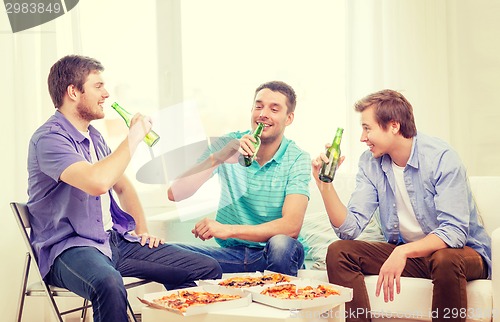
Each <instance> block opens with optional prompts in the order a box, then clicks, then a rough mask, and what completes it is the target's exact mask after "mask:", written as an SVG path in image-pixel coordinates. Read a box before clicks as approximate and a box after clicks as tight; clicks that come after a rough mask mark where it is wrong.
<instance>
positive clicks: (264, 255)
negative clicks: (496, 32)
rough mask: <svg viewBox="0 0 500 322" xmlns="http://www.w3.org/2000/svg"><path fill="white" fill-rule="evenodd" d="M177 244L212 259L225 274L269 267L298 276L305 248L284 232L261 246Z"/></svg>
mask: <svg viewBox="0 0 500 322" xmlns="http://www.w3.org/2000/svg"><path fill="white" fill-rule="evenodd" d="M177 245H178V246H181V247H183V248H186V249H189V250H193V251H196V252H199V253H202V254H205V255H208V256H211V257H213V258H215V259H216V260H217V261H218V262H219V264H220V266H221V267H222V271H223V272H224V273H238V272H256V271H264V270H270V271H273V272H278V273H282V274H287V275H292V276H297V271H298V269H299V268H301V267H302V265H303V264H304V247H303V246H302V244H301V243H300V242H299V241H298V240H296V239H294V238H291V237H288V236H286V235H276V236H273V237H271V238H270V239H269V240H268V242H267V243H266V246H265V247H263V248H253V247H244V246H240V247H217V246H203V245H188V244H177Z"/></svg>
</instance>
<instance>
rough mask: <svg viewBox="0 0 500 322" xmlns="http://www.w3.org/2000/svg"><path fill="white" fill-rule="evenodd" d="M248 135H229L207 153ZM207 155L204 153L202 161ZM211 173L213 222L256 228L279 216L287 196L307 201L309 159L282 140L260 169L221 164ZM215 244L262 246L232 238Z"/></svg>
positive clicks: (255, 166)
mask: <svg viewBox="0 0 500 322" xmlns="http://www.w3.org/2000/svg"><path fill="white" fill-rule="evenodd" d="M248 133H250V132H249V131H247V132H233V133H229V134H228V135H227V136H226V137H223V138H220V139H219V140H218V141H217V142H214V143H213V144H212V146H211V147H210V153H212V152H214V151H217V150H219V149H221V148H222V147H223V146H224V145H225V144H227V143H228V142H229V141H230V140H232V139H240V138H241V137H242V136H243V135H245V134H248ZM207 154H208V151H207V152H206V153H205V154H204V158H206V157H207ZM202 159H203V157H202ZM215 173H217V174H218V175H219V180H220V183H221V198H220V201H219V207H218V211H217V216H216V220H217V221H218V222H220V223H223V224H230V225H259V224H262V223H266V222H269V221H272V220H275V219H278V218H281V217H283V214H282V210H283V203H284V202H285V197H286V196H287V195H289V194H303V195H305V196H307V197H308V198H309V181H310V180H311V157H310V156H309V154H308V153H307V152H305V151H303V150H301V149H300V148H299V147H298V146H297V145H296V144H295V142H293V141H291V140H288V139H287V138H285V137H283V140H282V141H281V145H280V147H279V149H278V151H276V153H275V155H274V156H273V158H272V159H271V160H269V161H268V162H267V163H266V164H264V165H262V166H260V164H259V163H258V162H253V163H252V164H251V165H250V166H249V167H244V166H242V165H240V164H239V163H233V164H231V163H223V164H221V165H220V166H219V167H217V168H216V169H215V170H214V174H215ZM299 240H300V238H299ZM216 241H217V243H218V244H219V245H221V246H222V247H233V246H247V247H264V246H265V243H258V242H252V241H246V240H241V239H234V238H233V239H227V240H222V239H218V238H217V239H216Z"/></svg>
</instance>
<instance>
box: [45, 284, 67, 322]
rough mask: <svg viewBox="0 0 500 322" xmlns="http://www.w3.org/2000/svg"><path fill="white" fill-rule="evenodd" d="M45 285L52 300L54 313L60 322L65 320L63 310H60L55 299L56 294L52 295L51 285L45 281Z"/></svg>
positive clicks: (51, 304)
mask: <svg viewBox="0 0 500 322" xmlns="http://www.w3.org/2000/svg"><path fill="white" fill-rule="evenodd" d="M43 285H44V290H45V294H47V296H48V298H49V301H50V307H51V308H52V312H53V313H54V315H55V317H56V318H57V320H58V321H59V322H64V321H63V318H62V314H61V312H59V308H58V307H57V303H56V300H55V299H54V296H53V295H52V292H51V290H50V289H49V286H48V285H47V283H43Z"/></svg>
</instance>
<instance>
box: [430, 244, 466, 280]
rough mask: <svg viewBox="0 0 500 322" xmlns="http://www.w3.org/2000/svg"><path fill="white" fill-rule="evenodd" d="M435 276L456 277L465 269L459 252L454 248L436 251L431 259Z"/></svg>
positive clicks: (432, 271)
mask: <svg viewBox="0 0 500 322" xmlns="http://www.w3.org/2000/svg"><path fill="white" fill-rule="evenodd" d="M429 263H430V269H431V273H432V275H433V276H435V277H436V276H439V278H447V277H453V278H454V277H455V276H456V274H460V272H461V271H462V270H463V269H464V263H463V260H462V257H461V256H460V254H459V252H457V251H456V250H455V249H453V248H445V249H441V250H438V251H435V252H434V253H433V254H432V255H431V257H430V260H429Z"/></svg>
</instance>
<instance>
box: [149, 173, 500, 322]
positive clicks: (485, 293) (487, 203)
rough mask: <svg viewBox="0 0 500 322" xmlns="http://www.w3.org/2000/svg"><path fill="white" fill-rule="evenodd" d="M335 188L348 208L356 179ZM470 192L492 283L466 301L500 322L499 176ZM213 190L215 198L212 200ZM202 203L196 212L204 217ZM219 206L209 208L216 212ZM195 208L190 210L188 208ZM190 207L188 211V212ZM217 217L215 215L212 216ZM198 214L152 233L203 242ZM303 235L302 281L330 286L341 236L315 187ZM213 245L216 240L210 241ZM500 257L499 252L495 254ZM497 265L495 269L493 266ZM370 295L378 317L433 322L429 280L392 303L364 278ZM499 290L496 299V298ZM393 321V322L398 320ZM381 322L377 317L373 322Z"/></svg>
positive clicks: (475, 312) (346, 178)
mask: <svg viewBox="0 0 500 322" xmlns="http://www.w3.org/2000/svg"><path fill="white" fill-rule="evenodd" d="M334 183H335V186H336V188H337V191H338V192H339V195H340V197H341V199H342V200H343V201H344V202H345V203H347V201H348V199H349V196H350V194H351V192H352V190H353V189H354V176H353V175H343V174H341V173H339V174H338V175H337V176H336V178H335V182H334ZM470 183H471V187H472V190H473V193H474V195H475V198H476V202H477V204H478V207H479V210H480V212H481V216H482V218H483V220H484V225H485V227H486V230H487V231H488V233H489V234H490V236H492V243H493V247H492V248H493V263H494V266H493V278H492V279H491V280H476V281H471V282H469V283H468V285H467V297H468V306H469V312H471V313H470V317H471V318H469V319H468V321H491V320H492V316H493V317H495V316H496V317H497V319H496V320H497V321H500V317H499V316H500V229H497V228H498V227H500V212H499V211H497V207H496V201H500V177H471V178H470ZM213 191H214V190H213V189H212V190H211V194H212V195H213ZM199 205H200V203H199V202H198V203H196V207H195V208H196V209H197V211H199V212H200V214H199V216H202V217H203V216H204V215H203V214H202V213H207V212H204V211H202V210H201V208H205V207H201V208H200V207H199ZM214 205H215V203H212V204H211V207H213V206H214ZM188 208H191V207H188ZM188 208H186V209H188ZM211 216H213V212H211ZM197 217H198V216H197V215H192V214H188V215H187V216H184V215H179V214H178V212H176V211H170V212H168V213H163V214H160V215H156V216H152V217H149V224H148V225H149V229H150V232H151V233H153V234H156V235H159V236H165V237H167V240H168V241H175V242H198V243H199V242H200V241H199V240H197V239H194V238H193V237H192V234H191V233H190V231H191V229H192V227H193V225H194V223H195V222H196V221H197V220H198V218H197ZM375 226H376V223H375V222H373V223H372V224H371V225H370V226H369V229H367V230H366V231H365V232H364V233H363V236H361V238H364V239H378V238H381V236H377V231H376V230H377V229H378V227H375ZM301 234H302V235H304V236H305V238H306V240H307V241H308V242H309V243H311V245H310V246H311V249H310V250H309V252H308V254H309V256H308V258H307V261H306V269H303V270H300V271H299V276H300V277H304V278H314V279H318V280H323V281H328V278H327V274H326V271H325V270H324V266H325V265H324V255H325V254H326V248H327V247H328V245H329V244H330V243H331V242H332V241H333V240H336V239H337V237H336V235H335V233H334V232H333V230H332V229H331V227H330V225H329V222H328V218H327V216H326V213H325V210H324V206H323V203H322V200H321V196H320V195H319V192H318V189H317V188H316V187H315V185H314V184H312V185H311V199H310V202H309V206H308V209H307V214H306V218H305V220H304V226H303V231H302V232H301ZM210 242H211V243H213V241H210ZM495 252H496V253H495ZM495 263H496V266H495ZM365 281H366V285H367V288H368V294H369V296H370V302H371V308H372V312H373V313H374V314H379V316H382V314H384V315H383V316H384V317H392V318H393V320H391V321H397V320H406V321H408V320H431V318H430V314H431V299H432V282H431V281H430V280H426V279H417V278H402V281H401V293H400V294H398V295H396V297H395V300H394V301H393V302H389V303H385V302H384V300H383V297H378V298H377V297H375V285H376V282H377V276H367V277H366V278H365ZM495 290H496V294H495ZM394 318H395V319H394ZM377 320H381V319H379V318H376V319H374V321H377Z"/></svg>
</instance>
